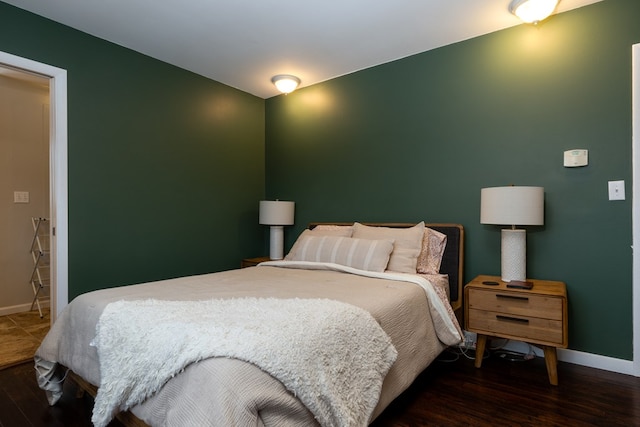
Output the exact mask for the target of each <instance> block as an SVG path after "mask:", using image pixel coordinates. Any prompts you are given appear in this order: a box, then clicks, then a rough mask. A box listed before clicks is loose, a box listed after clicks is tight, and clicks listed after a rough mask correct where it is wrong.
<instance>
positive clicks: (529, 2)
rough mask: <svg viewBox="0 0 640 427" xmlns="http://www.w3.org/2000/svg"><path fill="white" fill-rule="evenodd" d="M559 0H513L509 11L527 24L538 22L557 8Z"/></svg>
mask: <svg viewBox="0 0 640 427" xmlns="http://www.w3.org/2000/svg"><path fill="white" fill-rule="evenodd" d="M558 3H559V0H512V1H511V4H510V5H509V12H511V13H513V14H514V15H516V16H517V17H518V18H520V19H522V20H523V21H524V22H526V23H527V24H537V23H538V22H540V21H542V20H543V19H546V18H547V17H548V16H549V15H551V14H552V13H553V11H554V10H556V6H558Z"/></svg>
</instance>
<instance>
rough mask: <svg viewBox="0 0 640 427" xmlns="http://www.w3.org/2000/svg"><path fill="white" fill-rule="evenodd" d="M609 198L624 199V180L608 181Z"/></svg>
mask: <svg viewBox="0 0 640 427" xmlns="http://www.w3.org/2000/svg"><path fill="white" fill-rule="evenodd" d="M609 200H624V181H609Z"/></svg>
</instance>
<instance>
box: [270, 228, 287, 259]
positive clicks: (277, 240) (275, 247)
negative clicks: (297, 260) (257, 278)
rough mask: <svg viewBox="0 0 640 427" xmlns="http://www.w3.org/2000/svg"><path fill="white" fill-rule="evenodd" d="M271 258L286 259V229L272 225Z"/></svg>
mask: <svg viewBox="0 0 640 427" xmlns="http://www.w3.org/2000/svg"><path fill="white" fill-rule="evenodd" d="M269 258H271V259H273V260H279V259H282V258H284V227H283V226H281V225H272V226H271V229H270V232H269Z"/></svg>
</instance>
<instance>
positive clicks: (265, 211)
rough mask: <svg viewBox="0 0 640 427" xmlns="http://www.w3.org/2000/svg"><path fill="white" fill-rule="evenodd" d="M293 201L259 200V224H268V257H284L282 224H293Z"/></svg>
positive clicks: (274, 258)
mask: <svg viewBox="0 0 640 427" xmlns="http://www.w3.org/2000/svg"><path fill="white" fill-rule="evenodd" d="M294 209H295V203H294V202H286V201H281V200H261V201H260V224H262V225H270V226H271V230H270V233H269V258H271V259H273V260H278V259H282V258H284V227H283V226H284V225H293V215H294Z"/></svg>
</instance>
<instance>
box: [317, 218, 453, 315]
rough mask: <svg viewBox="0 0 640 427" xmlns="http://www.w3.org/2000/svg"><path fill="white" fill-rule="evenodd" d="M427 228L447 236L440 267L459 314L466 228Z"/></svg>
mask: <svg viewBox="0 0 640 427" xmlns="http://www.w3.org/2000/svg"><path fill="white" fill-rule="evenodd" d="M352 224H353V223H352V222H312V223H310V224H309V228H310V229H313V228H315V227H316V226H318V225H352ZM361 224H364V225H369V226H372V227H393V228H409V227H413V226H414V225H416V224H414V223H380V222H377V223H372V222H363V223H361ZM425 226H426V227H429V228H432V229H434V230H436V231H439V232H440V233H443V234H446V235H447V246H446V248H445V250H444V256H443V257H442V264H441V265H440V273H441V274H447V275H448V276H449V295H450V300H451V307H453V310H454V311H455V312H456V314H459V313H458V311H459V310H461V309H462V295H463V292H462V288H463V286H464V283H463V281H464V276H463V271H462V267H463V265H464V227H462V225H460V224H427V223H425Z"/></svg>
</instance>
